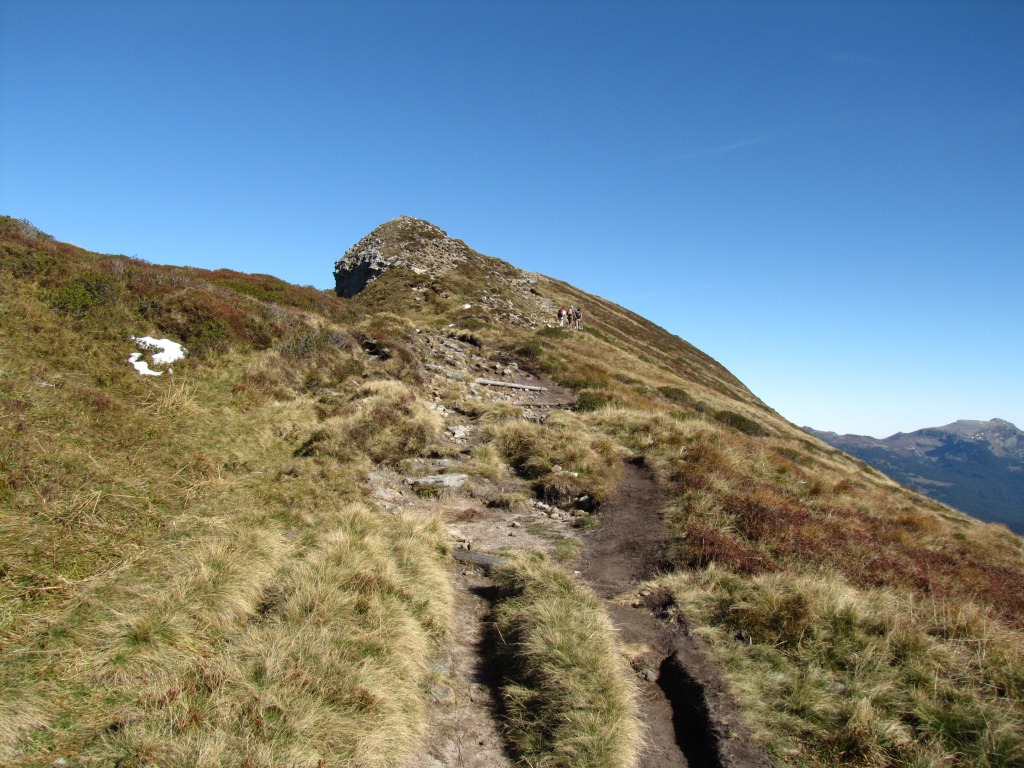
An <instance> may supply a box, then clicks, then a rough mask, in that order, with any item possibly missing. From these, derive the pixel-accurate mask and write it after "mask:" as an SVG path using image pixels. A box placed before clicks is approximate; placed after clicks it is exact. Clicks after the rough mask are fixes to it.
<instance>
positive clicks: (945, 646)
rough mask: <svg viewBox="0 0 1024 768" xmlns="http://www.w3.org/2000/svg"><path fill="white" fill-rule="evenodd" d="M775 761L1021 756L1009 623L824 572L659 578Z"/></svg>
mask: <svg viewBox="0 0 1024 768" xmlns="http://www.w3.org/2000/svg"><path fill="white" fill-rule="evenodd" d="M662 586H667V587H668V588H669V589H670V590H671V591H672V592H673V594H674V595H675V599H676V601H677V603H678V606H679V608H681V609H682V610H685V612H686V613H687V615H688V616H689V617H690V619H691V621H693V622H695V624H696V626H697V629H696V630H695V631H697V632H698V633H699V634H701V635H702V636H704V637H705V638H706V639H707V640H708V641H709V643H710V644H711V647H712V649H713V650H714V651H715V653H716V655H717V656H718V657H719V659H720V660H721V661H722V662H723V663H724V664H725V665H726V667H727V669H728V670H729V671H730V672H731V678H732V680H733V684H734V685H735V687H736V688H737V689H738V690H739V691H740V693H741V696H742V699H743V701H744V703H745V704H746V706H747V711H748V713H749V714H750V716H751V717H752V719H753V722H754V723H755V724H756V726H757V727H758V729H759V731H760V733H761V736H762V738H763V739H764V741H765V743H766V744H768V746H769V747H770V748H771V750H772V751H773V753H774V756H775V758H776V759H777V761H778V762H779V764H781V765H814V766H831V765H836V764H839V763H841V764H844V765H864V766H890V765H891V766H897V765H899V766H904V765H907V766H909V765H934V764H939V763H940V762H941V764H945V765H958V766H979V765H990V766H996V765H998V766H1012V765H1019V764H1021V761H1022V760H1024V746H1022V745H1024V709H1022V707H1021V697H1022V695H1024V653H1022V651H1021V647H1020V645H1019V637H1018V636H1017V635H1016V633H1013V632H1009V631H1007V629H1006V628H1005V627H1004V626H1003V625H1001V624H1000V623H999V622H997V621H993V620H992V619H990V618H987V617H986V616H985V614H984V611H981V610H979V609H977V608H976V607H973V606H970V605H969V604H964V603H958V604H955V605H952V604H942V603H938V602H932V601H923V602H922V601H914V600H908V599H907V598H906V597H905V596H902V595H900V594H899V593H897V592H895V591H891V590H861V589H857V588H855V587H852V586H850V585H849V584H848V583H846V582H845V581H843V579H842V578H841V577H838V576H825V577H822V576H800V575H797V574H795V573H792V572H788V573H777V574H771V575H766V576H758V577H755V578H753V579H746V578H743V577H741V576H737V575H734V574H730V573H727V572H724V571H721V570H719V569H716V568H713V567H712V568H709V569H707V570H705V571H702V572H698V573H691V574H686V575H678V576H674V577H669V578H667V579H665V580H664V581H663V582H662Z"/></svg>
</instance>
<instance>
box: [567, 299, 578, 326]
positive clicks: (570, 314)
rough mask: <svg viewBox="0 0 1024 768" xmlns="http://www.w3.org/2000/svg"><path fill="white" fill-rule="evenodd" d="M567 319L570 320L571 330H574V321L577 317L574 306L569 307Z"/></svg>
mask: <svg viewBox="0 0 1024 768" xmlns="http://www.w3.org/2000/svg"><path fill="white" fill-rule="evenodd" d="M566 317H567V318H568V320H569V328H570V329H572V319H573V318H574V317H576V306H575V305H574V304H570V305H569V314H567V315H566Z"/></svg>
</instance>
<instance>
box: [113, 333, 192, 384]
mask: <svg viewBox="0 0 1024 768" xmlns="http://www.w3.org/2000/svg"><path fill="white" fill-rule="evenodd" d="M132 341H134V342H135V344H136V345H137V346H138V347H139V349H141V350H142V352H133V353H132V354H131V355H129V356H128V362H129V363H131V364H132V365H133V366H134V367H135V370H137V371H138V372H139V373H140V374H142V375H143V376H160V375H161V374H163V371H154V370H153V369H152V368H150V367H149V363H148V362H147V361H145V360H143V359H142V355H143V353H144V352H148V353H150V357H151V359H152V361H153V365H170V364H171V363H173V362H176V361H178V360H181V359H182V358H183V357H185V355H186V354H187V353H188V350H187V349H185V348H184V347H183V346H181V344H179V343H178V342H176V341H171V340H170V339H154V338H153V337H152V336H132ZM167 372H168V373H174V371H172V370H171V369H170V368H168V369H167Z"/></svg>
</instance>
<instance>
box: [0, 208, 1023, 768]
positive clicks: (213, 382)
mask: <svg viewBox="0 0 1024 768" xmlns="http://www.w3.org/2000/svg"><path fill="white" fill-rule="evenodd" d="M396 221H398V223H397V224H393V225H392V226H387V225H388V224H389V223H387V222H386V223H385V225H382V227H383V229H381V228H377V230H375V232H376V235H374V233H372V232H371V233H370V235H373V237H370V238H369V240H367V238H363V239H361V240H360V242H364V241H366V242H365V243H364V245H363V246H359V244H358V243H357V244H356V246H353V248H350V249H348V251H349V252H351V253H353V254H358V253H360V252H362V251H372V252H373V253H375V254H376V256H374V255H373V254H370V259H371V261H372V259H373V258H380V257H383V258H384V259H385V260H386V261H388V262H389V263H388V265H387V268H384V269H380V270H376V271H374V273H373V274H372V277H373V279H372V280H367V281H366V282H365V284H364V285H363V287H362V288H361V289H360V290H358V291H356V292H354V294H353V295H352V296H351V297H350V298H347V297H339V296H337V295H336V293H335V292H334V291H332V292H324V291H317V290H316V289H312V288H301V287H297V286H291V285H289V284H287V283H286V282H284V281H282V280H279V279H277V278H275V277H272V276H267V275H247V274H244V273H239V272H234V271H230V270H212V271H211V270H202V269H196V268H190V267H165V266H160V265H154V264H149V263H147V262H144V261H142V260H139V259H131V258H127V257H124V256H118V255H109V254H97V253H92V252H89V251H87V250H84V249H82V248H78V247H76V246H71V245H68V244H64V243H60V242H57V241H54V240H52V239H47V238H46V237H45V236H42V235H40V234H37V233H36V232H34V231H33V230H31V229H29V228H28V227H27V226H26V225H25V224H24V223H19V222H18V221H17V220H14V219H9V218H6V217H0V274H2V275H3V280H2V281H0V318H3V322H4V327H5V334H4V336H3V339H2V340H0V371H2V375H0V501H2V502H3V508H4V514H3V516H0V762H3V763H5V764H11V765H22V764H42V763H46V764H53V763H54V762H55V761H59V760H65V761H67V762H68V763H73V762H80V763H83V764H90V763H95V764H115V763H119V764H123V765H132V764H134V765H143V764H167V765H186V764H187V765H198V764H210V765H214V764H250V765H255V766H271V765H280V764H295V765H310V766H314V765H317V764H318V763H323V764H345V765H354V766H368V767H370V768H384V766H389V767H390V766H401V767H402V768H426V767H427V766H430V768H437V766H438V765H458V764H459V763H458V760H460V759H463V758H464V757H465V758H467V759H470V760H472V759H476V758H477V757H480V759H485V758H484V756H483V754H482V753H480V755H472V754H469V753H468V752H467V751H465V750H463V749H462V747H463V745H473V744H476V745H478V746H480V738H478V737H477V736H476V735H475V734H476V733H477V732H478V731H476V730H474V729H475V727H476V725H486V726H487V728H486V729H485V730H486V731H487V733H489V734H491V735H490V736H488V737H486V738H487V745H486V746H487V753H486V754H487V756H486V760H493V761H494V762H491V763H482V764H487V765H489V766H494V765H514V764H516V761H518V764H520V765H525V764H547V763H550V762H551V761H553V760H555V759H556V757H557V759H558V760H563V762H562V763H560V764H564V765H567V766H583V765H595V764H601V765H608V766H610V767H611V766H614V767H615V768H635V767H636V766H643V767H644V768H648V766H668V765H675V766H679V765H682V762H683V760H684V755H685V756H686V758H687V759H689V757H691V756H693V759H694V760H697V761H699V760H702V759H703V760H705V761H708V760H710V761H712V762H711V763H710V764H716V765H723V766H725V765H731V766H736V768H739V766H752V765H760V764H762V763H761V762H759V761H760V757H759V756H758V750H764V751H765V752H766V753H767V754H768V756H769V757H770V760H771V762H773V763H774V764H776V765H778V766H787V765H794V766H795V765H799V766H802V767H803V766H820V767H821V768H824V767H825V766H831V765H836V764H860V765H883V764H891V765H907V764H919V765H923V764H929V762H934V761H944V762H945V763H951V764H953V765H962V766H971V765H978V764H985V763H986V762H987V763H988V764H1004V765H1011V764H1014V763H1015V761H1017V762H1019V761H1020V760H1021V759H1022V758H1024V753H1022V746H1021V745H1022V744H1024V710H1022V709H1021V705H1020V702H1021V700H1022V699H1024V652H1022V651H1021V649H1022V648H1024V619H1022V616H1024V540H1022V539H1021V538H1020V537H1017V536H1014V535H1013V534H1011V533H1009V532H1008V531H1007V530H1006V529H1005V528H1004V527H1002V526H994V525H985V524H983V523H981V522H979V521H977V520H975V519H972V518H970V517H969V516H967V515H965V514H963V513H961V512H958V511H956V510H954V509H951V508H949V507H946V506H944V505H942V504H940V503H937V502H935V501H932V500H930V499H927V498H925V497H924V496H922V495H920V494H918V493H916V492H915V491H913V490H910V489H908V488H906V487H903V486H900V485H898V484H897V483H895V482H893V481H892V480H891V479H889V478H887V477H886V476H884V475H883V474H881V473H879V472H877V471H875V470H873V469H871V468H870V467H868V466H866V465H864V464H862V463H859V462H857V461H855V460H853V459H851V458H850V457H849V456H847V455H846V454H843V453H842V452H840V451H838V450H835V449H833V448H830V447H828V446H827V445H826V444H824V443H822V442H820V441H818V440H817V439H815V438H814V437H813V436H811V435H808V434H806V433H804V432H802V431H801V430H799V429H798V428H797V427H796V426H794V425H792V424H790V423H789V422H788V421H786V420H785V419H784V418H782V417H781V416H779V414H777V413H776V412H775V411H774V410H772V409H771V408H770V407H769V406H768V405H766V404H765V403H763V402H762V401H761V400H760V399H759V398H758V397H757V396H756V395H755V394H754V393H752V392H751V391H750V390H749V389H748V388H746V387H745V386H744V385H743V384H742V383H741V382H740V381H739V380H738V379H736V377H735V376H733V375H732V374H731V373H730V372H729V371H728V370H726V369H725V368H724V367H723V366H721V364H719V363H718V362H717V361H715V360H714V359H713V358H712V357H711V356H710V355H708V354H706V353H704V352H703V351H701V350H698V349H696V348H694V347H693V346H692V345H690V344H688V343H687V342H685V341H684V340H683V339H681V338H679V337H678V336H675V335H673V334H670V333H668V332H667V331H665V330H664V329H661V328H659V327H658V326H656V325H655V324H653V323H651V322H650V321H648V320H646V319H644V318H642V317H640V316H639V315H636V314H635V313H632V312H630V311H628V310H625V309H623V308H622V307H619V306H617V305H615V304H614V303H612V302H608V301H606V300H604V299H601V298H600V297H597V296H591V295H588V294H586V293H584V292H582V291H579V290H578V289H576V288H574V287H573V286H571V285H568V284H567V283H564V282H561V281H557V280H553V279H550V278H547V277H544V276H543V275H537V274H534V273H525V272H522V271H521V270H518V269H516V268H515V267H513V266H512V265H509V264H506V263H504V262H501V261H500V260H497V259H494V258H493V257H484V256H481V255H479V254H477V255H473V254H475V252H473V251H472V249H470V248H469V247H468V246H465V245H464V244H462V245H459V242H461V241H453V242H454V245H453V244H449V243H447V241H448V240H449V238H448V237H447V235H445V234H444V232H443V230H440V229H439V228H437V227H434V225H431V224H428V223H426V222H422V223H421V222H419V220H414V219H409V218H408V217H405V218H403V219H401V220H396ZM438 233H440V234H438ZM368 237H369V236H368ZM367 243H368V244H369V247H367ZM357 246H359V247H357ZM453 254H454V256H453ZM462 256H465V258H462ZM478 257H479V258H478ZM343 259H344V257H343ZM343 259H342V260H343ZM431 259H435V260H438V264H439V265H440V268H438V269H436V270H432V269H428V268H426V265H427V262H428V261H430V260H431ZM449 262H450V263H451V264H453V265H454V268H447V266H446V265H447V264H448V263H449ZM378 263H379V264H381V265H382V263H381V262H378ZM325 267H326V265H325ZM335 268H337V266H336V267H335ZM418 270H419V271H418ZM370 272H371V270H367V272H366V275H365V276H366V277H369V276H371V274H370ZM569 304H575V305H577V306H583V307H584V310H585V313H586V314H585V317H584V323H583V327H582V329H580V330H575V329H573V330H570V329H567V328H560V327H558V323H557V319H556V318H555V316H554V309H556V308H557V307H558V306H561V305H566V306H568V305H569ZM133 337H135V338H153V339H158V340H159V339H160V338H161V337H166V338H168V339H169V340H171V341H173V342H175V343H180V344H182V345H183V346H184V348H185V349H187V351H188V353H187V355H186V357H185V358H184V359H183V360H179V361H177V362H175V364H174V366H173V367H174V372H173V374H172V373H169V372H167V373H165V375H161V376H141V375H139V373H138V372H137V370H136V369H135V368H134V367H133V366H132V365H131V364H130V363H129V357H130V356H133V355H134V354H136V353H138V351H139V349H138V347H137V345H136V343H135V342H134V341H132V338H133ZM144 353H145V352H144ZM151 362H152V363H153V367H158V366H157V365H156V361H155V360H153V361H151ZM637 505H640V506H641V507H642V511H643V513H644V514H643V516H640V515H639V510H638V507H637ZM605 513H607V514H608V515H609V517H608V518H607V519H605V518H603V517H602V515H604V514H605ZM616 515H619V516H621V515H626V517H624V518H623V517H616ZM641 520H642V521H643V522H642V523H641ZM606 523H612V525H609V526H608V527H607V528H604V529H603V531H602V534H603V535H604V536H613V537H619V538H618V539H615V538H613V540H611V541H610V542H609V541H606V540H602V539H601V538H600V537H598V540H602V541H603V543H602V546H603V547H604V546H607V547H610V548H611V549H610V550H607V549H606V550H604V551H614V552H616V553H621V554H622V555H623V557H622V558H621V559H622V561H623V562H621V563H619V567H620V568H621V569H622V572H621V574H620V576H619V577H618V578H617V579H615V580H610V581H607V582H602V584H603V586H602V587H601V588H602V589H603V590H606V592H607V593H606V592H601V593H600V594H598V593H596V592H595V590H594V589H593V588H592V584H593V582H588V581H587V579H589V578H592V577H591V576H590V574H591V573H592V569H593V568H595V567H596V568H600V566H601V564H602V562H601V561H602V560H603V559H604V558H602V557H601V556H600V554H594V555H593V557H594V562H588V563H587V564H586V567H583V565H584V564H583V563H582V562H581V561H580V560H579V557H580V556H581V554H580V553H581V552H584V553H585V552H590V551H592V550H590V549H589V547H590V543H589V542H590V541H591V539H590V538H588V534H589V532H590V531H591V530H592V529H593V528H594V527H597V528H598V529H599V530H601V527H602V526H603V525H605V524H606ZM640 525H642V526H643V527H644V530H643V532H642V533H643V534H644V535H643V536H640V535H639V533H640V532H639V531H637V534H638V535H636V536H633V535H632V532H633V530H635V529H636V528H637V527H638V526H640ZM655 529H656V530H655ZM454 552H464V553H471V554H478V555H480V556H486V558H484V560H485V561H486V562H488V563H495V562H497V561H502V559H503V561H502V562H501V564H500V565H496V566H495V568H497V569H498V570H496V571H495V573H494V574H493V576H491V575H488V574H487V573H486V572H482V571H479V570H477V569H475V568H473V567H471V566H470V565H466V564H465V562H466V561H465V560H456V559H455V558H454V557H453V556H452V553H454ZM487 558H490V559H487ZM584 572H585V573H584ZM465 606H471V608H470V609H469V610H463V608H464V607H465ZM610 616H614V617H615V623H616V624H619V625H622V624H626V625H628V626H629V627H630V628H631V629H639V628H643V629H644V632H647V633H648V634H647V635H645V636H644V641H643V642H638V643H637V644H635V645H631V644H623V643H622V641H621V637H620V635H618V634H617V633H616V630H615V629H614V627H613V625H612V623H611V621H610V620H609V617H610ZM495 622H500V623H495ZM556 630H557V631H556ZM467 637H474V638H480V640H479V641H475V642H472V643H468V644H467V643H466V642H460V641H461V640H464V639H465V638H467ZM588 638H589V639H588ZM535 643H536V644H535ZM528 645H529V647H530V648H531V649H532V650H531V651H530V652H529V653H526V652H524V649H525V648H527V646H528ZM684 651H685V652H684ZM474 654H475V655H474ZM624 660H625V661H624ZM478 670H484V671H485V672H487V675H484V676H483V677H487V681H484V680H483V677H482V676H481V675H480V674H478ZM702 670H705V671H706V672H707V673H706V674H705V673H704V672H702ZM715 670H717V671H715ZM491 677H493V680H491ZM481 685H483V686H484V687H483V688H481ZM639 691H643V696H642V697H641V696H639V694H638V692H639ZM648 696H650V697H651V699H650V700H652V701H653V700H655V699H658V697H660V699H658V700H660V701H661V702H662V706H661V708H660V710H658V711H660V713H661V714H658V712H655V711H652V712H646V710H645V712H646V714H644V713H641V711H640V710H639V709H638V708H637V707H636V706H635V704H636V701H637V700H638V698H643V699H644V700H645V701H646V700H647V699H648ZM495 702H502V706H500V707H496V706H494V703H495ZM673 709H674V710H675V716H673ZM469 712H473V713H475V715H474V716H475V717H477V718H478V719H477V720H475V721H473V722H474V725H473V726H472V727H471V726H469V725H466V724H465V721H464V720H460V719H459V718H461V717H462V716H463V715H464V713H469ZM694 712H704V713H706V714H705V715H702V716H700V717H697V718H696V720H693V719H692V718H693V713H694ZM537 713H543V714H542V715H540V716H538V714H537ZM680 713H685V718H686V720H687V727H686V728H681V727H680V728H677V725H678V722H679V717H682V715H681V714H680ZM455 715H458V717H455ZM641 718H649V721H648V725H655V726H657V728H655V729H653V730H656V731H657V732H658V733H661V734H663V735H665V736H667V738H668V741H667V742H666V743H665V744H664V745H663V746H664V749H665V750H667V751H658V752H657V753H656V754H657V757H653V755H655V752H654V751H652V749H651V748H650V745H649V744H648V746H647V747H645V746H644V744H643V742H642V737H641V734H643V733H644V732H645V729H644V727H642V726H641V723H640V719H641ZM650 718H653V719H650ZM437 723H448V724H449V725H451V724H453V723H456V724H457V725H455V726H453V727H445V728H434V727H432V725H431V724H435V725H436V724H437ZM554 723H557V724H558V728H553V727H552V724H554ZM581 724H582V725H584V726H586V727H584V728H583V729H582V730H572V727H573V726H577V725H581ZM587 724H589V725H587ZM562 726H565V728H563V727H562ZM480 732H482V731H480ZM646 732H647V733H651V732H652V729H650V728H648V729H647V730H646ZM673 742H674V743H673ZM741 747H742V748H741ZM645 749H646V751H645ZM660 749H661V747H659V750H660ZM672 750H677V753H672ZM571 754H576V755H580V757H577V758H572V757H569V756H567V755H571ZM672 754H674V755H675V756H674V757H672ZM598 755H601V757H600V758H599V757H598ZM713 755H717V757H711V756H713ZM738 755H744V756H746V757H735V756H738ZM730 756H733V757H730ZM950 756H953V757H952V758H950ZM651 760H655V762H651ZM659 760H664V761H663V762H658V761H659ZM716 760H717V762H714V761H716ZM733 760H735V761H733ZM204 761H205V763H204ZM730 761H733V762H730ZM736 761H739V762H736Z"/></svg>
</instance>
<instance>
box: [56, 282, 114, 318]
mask: <svg viewBox="0 0 1024 768" xmlns="http://www.w3.org/2000/svg"><path fill="white" fill-rule="evenodd" d="M121 287H122V286H121V282H120V280H118V279H117V278H116V277H115V276H114V275H101V274H90V275H82V276H79V277H75V278H72V279H71V280H70V281H69V282H68V283H66V284H65V285H63V286H61V287H60V288H56V289H55V290H54V291H53V292H52V293H51V294H50V307H51V308H52V309H54V310H55V311H57V312H60V313H62V314H65V315H70V316H71V317H74V318H82V317H85V316H86V315H87V314H88V313H89V312H90V311H91V310H92V309H94V308H97V307H107V306H110V305H112V304H114V303H116V302H117V299H118V296H119V295H120V293H121Z"/></svg>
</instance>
